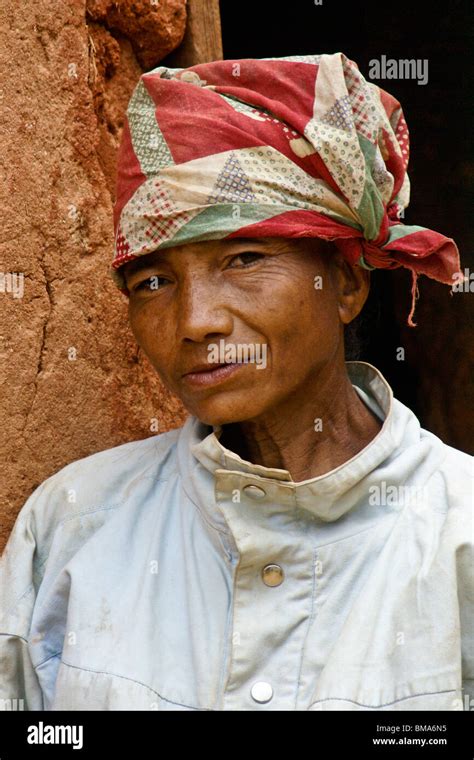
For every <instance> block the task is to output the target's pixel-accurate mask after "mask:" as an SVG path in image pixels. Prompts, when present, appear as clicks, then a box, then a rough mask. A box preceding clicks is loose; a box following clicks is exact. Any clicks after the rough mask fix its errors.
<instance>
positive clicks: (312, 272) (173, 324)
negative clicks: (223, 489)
mask: <svg viewBox="0 0 474 760" xmlns="http://www.w3.org/2000/svg"><path fill="white" fill-rule="evenodd" d="M123 271H124V275H125V278H126V283H127V287H128V289H129V292H130V301H129V316H130V323H131V327H132V330H133V333H134V335H135V337H136V339H137V342H138V343H139V345H140V346H141V347H142V349H143V351H144V352H145V353H146V355H147V356H148V358H149V360H150V362H151V363H152V365H153V367H154V368H155V369H156V371H157V372H158V374H159V375H160V377H161V379H162V381H163V383H164V384H165V385H166V386H167V388H169V390H170V391H172V392H173V393H174V394H175V395H176V396H178V397H179V398H180V399H181V401H182V402H183V404H184V406H185V407H186V409H187V410H188V411H189V412H190V413H191V414H193V415H195V416H196V417H198V418H199V419H200V420H201V421H202V422H205V423H207V424H209V425H218V424H220V425H222V424H226V423H230V422H242V421H244V420H251V419H257V418H260V417H262V415H265V413H268V412H269V411H271V410H275V409H278V407H280V406H281V407H282V408H283V407H284V404H285V401H286V400H289V399H290V397H293V400H294V398H295V395H294V394H300V395H301V398H302V399H304V397H305V395H306V394H307V393H309V392H310V389H311V386H312V384H313V383H314V382H316V381H317V378H318V374H319V373H320V372H321V370H322V368H323V367H326V366H327V365H328V363H339V364H340V366H341V367H342V368H343V367H344V345H343V324H344V323H347V322H350V321H351V320H352V319H353V318H354V317H355V316H356V315H357V314H358V312H359V311H360V309H361V308H362V305H363V303H364V301H365V298H366V297H367V293H368V287H369V284H368V282H369V281H368V276H367V272H366V271H365V270H362V269H359V268H358V267H354V268H353V267H350V266H349V265H348V264H346V263H345V262H343V260H342V257H340V256H339V255H336V254H335V253H334V251H332V250H329V248H328V247H327V246H326V244H324V243H323V242H322V241H320V240H316V239H299V240H291V239H284V238H258V239H253V240H249V239H243V238H235V239H233V240H212V241H204V242H200V243H190V244H186V245H182V246H175V247H173V248H168V249H165V250H160V251H157V252H155V253H151V254H148V255H146V256H142V257H141V258H138V259H137V260H135V261H133V262H130V263H129V264H127V265H125V266H124V269H123ZM219 365H223V366H224V368H223V369H216V368H217V367H218V366H219ZM193 370H194V372H193ZM202 370H206V371H205V372H202Z"/></svg>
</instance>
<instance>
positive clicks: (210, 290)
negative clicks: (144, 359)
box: [176, 280, 233, 343]
mask: <svg viewBox="0 0 474 760" xmlns="http://www.w3.org/2000/svg"><path fill="white" fill-rule="evenodd" d="M176 324H177V335H178V338H179V339H180V340H192V341H195V342H197V343H200V342H203V341H204V340H206V338H208V337H211V336H215V335H217V334H219V335H230V334H231V333H232V330H233V319H232V316H231V314H230V312H229V308H228V305H227V304H226V303H225V302H224V299H223V298H222V299H221V298H220V291H219V288H218V286H217V285H216V283H214V282H211V281H210V280H207V281H201V280H199V281H198V280H193V282H192V283H189V284H187V285H185V286H184V287H183V288H182V289H181V292H180V295H179V299H178V308H177V314H176Z"/></svg>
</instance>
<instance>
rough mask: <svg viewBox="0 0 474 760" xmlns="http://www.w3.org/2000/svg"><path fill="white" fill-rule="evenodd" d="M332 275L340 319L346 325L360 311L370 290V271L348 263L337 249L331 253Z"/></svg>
mask: <svg viewBox="0 0 474 760" xmlns="http://www.w3.org/2000/svg"><path fill="white" fill-rule="evenodd" d="M331 258H332V277H333V284H334V287H335V290H336V297H337V304H338V312H339V317H340V320H341V322H342V323H343V324H345V325H347V324H349V322H352V320H353V319H355V318H356V317H357V315H358V314H360V312H361V311H362V308H363V306H364V304H365V302H366V300H367V296H368V295H369V290H370V271H369V270H367V269H364V268H363V267H359V266H357V265H354V266H353V265H352V264H349V262H348V261H346V259H345V258H344V257H343V255H342V253H341V252H340V251H338V250H337V249H336V250H334V251H333V254H332V257H331Z"/></svg>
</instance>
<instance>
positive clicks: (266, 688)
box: [250, 681, 273, 703]
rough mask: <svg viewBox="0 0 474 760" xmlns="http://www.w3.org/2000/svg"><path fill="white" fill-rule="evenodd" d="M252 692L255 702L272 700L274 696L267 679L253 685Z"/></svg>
mask: <svg viewBox="0 0 474 760" xmlns="http://www.w3.org/2000/svg"><path fill="white" fill-rule="evenodd" d="M250 694H251V695H252V699H254V700H255V702H261V703H263V702H270V700H271V698H272V697H273V689H272V687H271V684H269V683H267V681H257V683H254V685H253V686H252V688H251V690H250Z"/></svg>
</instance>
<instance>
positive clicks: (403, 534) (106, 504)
mask: <svg viewBox="0 0 474 760" xmlns="http://www.w3.org/2000/svg"><path fill="white" fill-rule="evenodd" d="M407 162H408V134H407V129H406V124H405V121H404V118H403V113H402V111H401V108H400V105H399V103H398V102H397V101H396V100H395V99H394V98H393V97H391V96H390V95H389V94H388V93H386V92H384V91H383V90H381V89H379V88H378V87H376V86H375V85H372V84H370V83H368V82H366V81H365V80H364V78H363V77H362V75H361V74H360V72H359V70H358V68H357V66H356V65H355V64H354V63H353V62H352V61H350V60H348V59H347V58H346V57H345V56H344V55H342V54H341V53H336V54H333V55H323V56H293V57H288V58H280V59H262V60H253V59H244V60H242V61H214V62H211V63H207V64H200V65H196V66H192V67H190V68H189V69H168V68H166V67H163V66H162V67H158V68H157V69H155V70H153V71H151V72H148V73H146V74H144V75H143V76H142V77H141V79H140V82H139V83H138V85H137V87H136V89H135V91H134V93H133V96H132V98H131V101H130V104H129V107H128V110H127V119H126V122H125V125H124V131H123V138H122V144H121V148H120V153H119V162H118V184H117V202H116V206H115V217H114V221H115V228H116V251H115V258H114V262H113V276H114V278H115V280H116V282H117V284H118V285H119V287H120V288H121V290H122V291H123V292H124V293H126V294H127V296H128V297H129V308H130V312H129V313H130V322H131V326H132V329H133V331H134V334H135V336H136V338H137V341H138V343H139V344H140V345H141V346H142V348H143V350H144V351H145V352H146V354H147V355H148V357H149V358H150V360H151V362H152V364H153V366H154V367H155V368H156V370H157V372H158V373H159V375H160V377H161V378H162V380H163V382H164V383H165V384H166V386H167V387H168V388H169V389H170V390H172V391H173V392H174V393H175V394H176V395H177V396H178V397H179V398H180V399H181V400H182V402H183V404H184V405H185V407H186V408H187V410H188V411H189V412H190V416H189V418H188V419H187V421H186V423H185V425H184V426H183V427H182V428H180V429H179V430H173V431H170V432H168V433H165V434H162V435H158V436H154V437H151V438H147V439H145V440H143V441H137V442H132V443H128V444H125V445H122V446H118V447H115V448H113V449H110V450H108V451H103V452H99V453H97V454H94V455H92V456H90V457H87V458H85V459H82V460H80V461H78V462H74V463H72V464H70V465H68V466H67V467H65V468H63V469H62V470H61V471H60V472H59V473H57V474H56V475H54V476H53V477H51V478H49V479H48V480H46V481H45V482H44V483H43V484H42V485H41V486H40V487H39V488H38V489H37V490H36V491H35V492H34V493H33V495H32V496H31V497H30V499H29V500H28V501H27V503H26V504H25V506H24V507H23V509H22V510H21V512H20V515H19V517H18V519H17V522H16V525H15V528H14V531H13V533H12V536H11V538H10V540H9V543H8V545H7V549H6V552H5V555H4V558H3V562H2V575H1V588H2V591H3V594H4V600H3V602H2V607H1V609H2V614H1V619H0V632H1V633H2V636H0V644H1V645H2V647H3V655H2V658H1V660H0V661H1V663H2V665H1V677H0V683H1V692H0V694H1V696H2V697H3V698H4V699H13V698H20V699H23V700H25V703H26V705H27V707H28V709H47V710H57V709H66V710H79V709H90V710H122V709H134V710H150V709H158V710H282V709H283V710H423V709H426V710H466V709H470V708H471V707H472V704H474V702H472V703H471V700H472V698H473V697H474V695H473V682H474V652H473V626H472V622H473V609H472V598H473V593H472V592H473V587H472V567H473V556H472V535H471V534H472V506H471V496H472V485H471V481H470V478H471V470H472V461H471V458H470V457H468V456H467V455H466V454H464V453H462V452H461V451H458V450H456V449H453V448H451V447H449V446H447V445H445V444H444V443H443V442H442V441H441V440H439V439H438V438H437V437H436V436H434V435H433V434H431V433H430V432H428V431H426V430H423V429H422V428H421V427H420V424H419V422H418V420H417V418H416V417H415V415H414V414H413V413H412V412H411V411H410V410H409V409H408V408H407V407H406V406H404V405H403V404H401V403H400V402H399V401H398V400H397V399H395V398H393V394H392V391H391V388H390V386H389V384H388V383H387V381H386V380H385V378H384V377H383V376H382V375H381V373H380V372H379V371H378V370H377V369H376V368H375V367H373V366H372V365H370V364H367V363H364V362H346V361H345V356H344V329H345V326H347V325H349V324H350V323H351V322H352V320H354V319H355V317H356V316H357V315H358V314H359V313H360V311H361V309H362V307H363V305H364V302H365V300H366V298H367V294H368V290H369V284H370V283H369V277H370V273H369V270H370V269H372V268H375V267H382V268H394V267H399V266H404V267H406V268H408V269H410V271H411V272H412V275H413V290H412V295H413V303H412V309H411V312H410V315H409V324H411V325H414V322H413V308H414V303H415V296H416V278H417V276H418V275H419V274H420V273H422V274H425V275H427V276H429V277H432V278H434V279H437V280H439V281H441V282H445V283H448V284H452V282H453V277H457V276H458V273H459V272H460V263H459V255H458V251H457V248H456V246H455V244H454V243H453V241H452V240H450V239H448V238H446V237H444V236H442V235H440V234H438V233H435V232H432V231H430V230H427V229H425V228H422V227H409V226H406V225H404V224H402V223H401V222H400V216H401V215H402V213H403V210H404V208H405V206H406V205H407V203H408V196H409V182H408V177H407V174H406V165H407ZM70 493H74V497H75V498H74V501H73V503H71V500H70V499H69V498H68V494H70Z"/></svg>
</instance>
